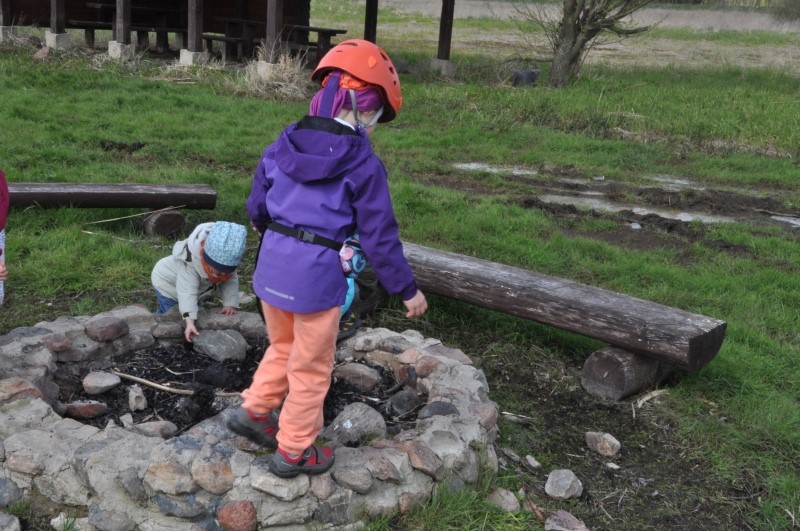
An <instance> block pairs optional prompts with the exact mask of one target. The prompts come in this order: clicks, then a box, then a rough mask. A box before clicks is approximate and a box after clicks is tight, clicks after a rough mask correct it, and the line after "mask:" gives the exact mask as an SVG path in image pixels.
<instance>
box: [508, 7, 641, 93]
mask: <svg viewBox="0 0 800 531" xmlns="http://www.w3.org/2000/svg"><path fill="white" fill-rule="evenodd" d="M650 2H651V0H564V5H563V9H562V11H561V14H560V15H561V16H560V18H559V16H558V13H554V11H553V9H549V8H548V6H547V5H544V4H529V3H522V4H518V5H517V7H516V8H515V9H516V11H517V14H519V15H520V17H521V18H522V19H524V20H525V21H527V22H529V23H533V24H535V25H537V26H539V27H541V28H542V29H543V30H544V33H545V36H546V38H547V40H548V43H549V45H550V48H551V50H552V53H553V59H552V66H551V68H550V76H549V78H548V84H549V85H550V86H551V87H560V86H562V85H564V84H565V83H567V82H568V81H569V80H570V79H572V78H573V77H575V76H576V75H577V74H578V72H579V71H580V69H581V66H582V65H583V60H584V59H585V57H586V54H587V53H588V52H589V50H590V49H591V47H592V45H594V43H595V39H596V38H597V37H598V36H600V35H602V34H613V35H616V36H617V37H629V36H631V35H636V34H638V33H642V32H644V31H647V30H649V29H650V28H651V27H652V26H633V25H629V24H627V23H626V22H624V21H623V19H625V18H626V17H628V16H629V15H631V14H632V13H634V12H635V11H638V10H639V9H641V8H642V7H644V6H646V5H647V4H649V3H650ZM550 7H552V6H550Z"/></svg>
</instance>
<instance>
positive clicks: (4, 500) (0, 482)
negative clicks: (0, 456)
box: [0, 478, 22, 529]
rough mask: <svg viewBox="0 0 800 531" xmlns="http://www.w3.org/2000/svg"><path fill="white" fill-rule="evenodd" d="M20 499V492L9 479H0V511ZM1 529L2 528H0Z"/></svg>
mask: <svg viewBox="0 0 800 531" xmlns="http://www.w3.org/2000/svg"><path fill="white" fill-rule="evenodd" d="M20 498H22V490H21V489H20V488H19V487H17V484H16V483H14V482H13V481H11V480H10V479H6V478H0V509H2V508H3V507H8V506H9V505H11V504H12V503H14V502H15V501H17V500H19V499H20ZM0 529H2V527H0Z"/></svg>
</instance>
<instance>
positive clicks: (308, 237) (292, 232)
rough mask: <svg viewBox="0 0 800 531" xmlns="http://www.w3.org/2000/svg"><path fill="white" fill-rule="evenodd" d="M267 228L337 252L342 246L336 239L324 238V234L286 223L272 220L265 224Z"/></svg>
mask: <svg viewBox="0 0 800 531" xmlns="http://www.w3.org/2000/svg"><path fill="white" fill-rule="evenodd" d="M267 230H271V231H273V232H277V233H278V234H283V235H284V236H291V237H292V238H297V239H298V240H300V241H301V242H306V243H313V244H315V245H321V246H323V247H327V248H328V249H333V250H334V251H336V252H338V251H339V249H341V248H342V244H341V243H339V242H337V241H336V240H331V239H330V238H326V237H325V236H320V235H319V234H314V233H313V232H310V231H307V230H302V229H295V228H293V227H287V226H286V225H281V224H280V223H276V222H274V221H273V222H271V223H270V224H269V225H267Z"/></svg>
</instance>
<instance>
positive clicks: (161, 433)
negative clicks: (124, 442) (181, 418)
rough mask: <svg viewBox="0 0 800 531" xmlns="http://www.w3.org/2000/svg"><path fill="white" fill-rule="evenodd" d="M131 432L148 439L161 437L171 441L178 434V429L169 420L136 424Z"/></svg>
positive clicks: (131, 428)
mask: <svg viewBox="0 0 800 531" xmlns="http://www.w3.org/2000/svg"><path fill="white" fill-rule="evenodd" d="M130 430H131V431H134V432H136V433H140V434H142V435H145V436H147V437H161V438H162V439H169V438H170V437H172V436H173V435H175V434H176V433H178V427H177V426H176V425H175V424H173V423H172V422H170V421H168V420H154V421H153V422H142V423H141V424H134V425H133V426H131V427H130Z"/></svg>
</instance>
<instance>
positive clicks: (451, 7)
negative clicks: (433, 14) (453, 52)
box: [436, 0, 456, 61]
mask: <svg viewBox="0 0 800 531" xmlns="http://www.w3.org/2000/svg"><path fill="white" fill-rule="evenodd" d="M455 3H456V2H455V0H442V17H441V18H440V19H439V52H438V53H437V54H436V58H437V59H443V60H445V61H449V60H450V41H451V40H452V38H453V17H454V14H455Z"/></svg>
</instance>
